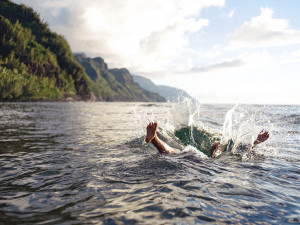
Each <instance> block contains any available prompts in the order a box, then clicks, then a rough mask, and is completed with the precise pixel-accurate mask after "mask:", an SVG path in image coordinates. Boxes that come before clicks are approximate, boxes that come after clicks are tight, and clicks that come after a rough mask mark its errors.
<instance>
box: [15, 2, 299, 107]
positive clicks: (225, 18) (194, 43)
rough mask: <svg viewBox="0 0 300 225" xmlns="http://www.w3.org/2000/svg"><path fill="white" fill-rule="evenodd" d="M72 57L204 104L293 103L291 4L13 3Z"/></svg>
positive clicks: (295, 23)
mask: <svg viewBox="0 0 300 225" xmlns="http://www.w3.org/2000/svg"><path fill="white" fill-rule="evenodd" d="M14 2H15V3H23V4H25V5H28V6H30V7H32V8H33V9H35V10H36V11H37V12H38V13H39V14H40V16H41V18H42V19H43V20H45V21H47V23H48V24H49V26H50V28H51V29H52V30H53V31H55V32H57V33H59V34H62V35H64V37H65V38H66V39H67V40H68V43H69V44H70V47H71V49H72V51H73V52H74V53H79V52H80V53H85V54H86V55H87V56H89V57H97V56H100V57H102V58H103V59H104V60H105V61H106V62H107V64H108V66H109V68H124V67H125V68H127V69H128V70H129V71H130V72H131V73H132V74H136V75H140V76H144V77H146V78H150V79H151V80H152V81H153V82H154V83H156V84H164V85H169V86H173V87H177V88H181V89H184V90H185V91H187V92H188V93H189V94H190V95H192V96H193V97H195V98H197V99H198V100H199V101H200V102H203V103H249V104H300V88H299V85H300V74H299V71H300V14H299V8H300V1H298V0H164V1H162V0H151V1H150V0H14Z"/></svg>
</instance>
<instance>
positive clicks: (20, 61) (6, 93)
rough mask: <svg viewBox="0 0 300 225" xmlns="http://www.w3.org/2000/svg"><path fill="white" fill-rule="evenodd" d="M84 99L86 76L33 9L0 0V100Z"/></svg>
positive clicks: (64, 43)
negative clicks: (66, 97)
mask: <svg viewBox="0 0 300 225" xmlns="http://www.w3.org/2000/svg"><path fill="white" fill-rule="evenodd" d="M65 96H68V97H69V98H70V97H73V98H76V99H78V100H87V99H89V98H90V96H91V91H90V88H89V85H88V78H87V76H86V74H85V72H84V70H83V69H82V67H81V66H80V65H79V64H78V63H77V62H76V60H75V58H74V57H73V55H72V52H71V50H70V47H69V45H68V43H67V41H66V40H65V39H64V37H63V36H61V35H58V34H56V33H54V32H51V31H50V29H49V28H48V25H47V23H45V22H43V21H41V19H40V17H39V15H38V14H37V13H36V12H34V11H33V9H31V8H29V7H27V6H25V5H17V4H15V3H13V2H11V1H9V0H6V1H4V0H1V1H0V100H40V99H45V100H61V99H63V98H64V97H65Z"/></svg>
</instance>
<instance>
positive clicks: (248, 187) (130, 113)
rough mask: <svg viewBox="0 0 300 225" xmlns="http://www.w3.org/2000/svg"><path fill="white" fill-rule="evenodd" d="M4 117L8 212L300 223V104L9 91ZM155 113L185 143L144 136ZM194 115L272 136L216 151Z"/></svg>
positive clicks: (126, 220) (81, 220)
mask: <svg viewBox="0 0 300 225" xmlns="http://www.w3.org/2000/svg"><path fill="white" fill-rule="evenodd" d="M0 118H1V119H0V224H5V225H7V224H299V223H300V106H283V105H281V106H279V105H277V106H274V105H264V106H263V105H205V104H201V103H199V102H193V101H189V100H182V101H181V102H178V103H159V104H158V103H98V102H97V103H86V102H71V103H66V102H65V103H54V102H53V103H38V102H36V103H0ZM151 121H155V122H158V126H159V135H160V137H161V138H162V139H163V140H164V141H165V142H166V143H168V144H169V145H171V146H172V147H174V148H177V149H179V150H181V153H180V154H178V155H160V154H159V153H158V151H157V150H156V149H155V148H154V147H153V146H152V145H151V144H147V143H145V142H144V138H145V131H146V126H147V124H148V123H149V122H151ZM183 127H188V128H197V129H198V130H205V131H206V132H210V133H211V134H212V135H214V136H217V137H218V138H219V139H220V140H221V142H224V143H226V142H227V141H228V140H230V139H231V140H233V141H234V145H235V146H237V145H238V143H245V144H249V145H251V143H253V141H254V140H255V138H256V137H257V135H258V133H259V132H260V131H261V130H267V131H268V132H269V133H270V138H269V139H268V140H267V141H266V142H264V143H262V144H260V145H258V146H256V147H255V148H253V149H249V150H246V151H241V150H239V149H238V148H235V147H233V149H232V151H227V152H225V153H224V154H222V155H220V156H219V157H217V158H216V159H211V158H209V157H207V156H206V155H204V154H202V153H201V152H200V151H199V150H197V149H195V148H194V147H193V146H184V145H183V144H182V143H181V141H180V140H179V139H178V138H176V137H175V135H174V132H175V131H176V130H179V129H180V128H183ZM191 130H192V129H191ZM191 135H192V133H191Z"/></svg>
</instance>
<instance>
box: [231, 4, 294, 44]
mask: <svg viewBox="0 0 300 225" xmlns="http://www.w3.org/2000/svg"><path fill="white" fill-rule="evenodd" d="M299 43H300V30H293V29H291V28H290V27H289V21H288V20H286V19H274V18H273V10H272V9H270V8H261V14H260V15H259V16H257V17H253V18H252V19H251V20H250V21H249V22H245V23H244V24H243V25H242V26H241V27H239V28H238V29H236V30H235V32H234V33H233V35H232V37H231V41H230V44H229V48H231V49H235V48H242V47H250V48H258V47H276V46H283V45H291V44H299Z"/></svg>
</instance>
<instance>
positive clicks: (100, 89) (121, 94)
mask: <svg viewBox="0 0 300 225" xmlns="http://www.w3.org/2000/svg"><path fill="white" fill-rule="evenodd" d="M75 57H76V59H77V61H78V62H79V63H80V64H81V65H82V66H83V67H84V68H85V72H86V73H87V74H88V76H89V84H90V87H91V90H92V92H93V93H94V94H95V96H96V99H97V100H105V101H160V102H162V101H165V99H164V98H163V97H161V96H159V95H158V94H155V93H152V92H149V91H146V90H143V89H142V88H141V87H140V86H138V84H136V83H135V82H134V81H133V78H132V76H131V74H130V73H129V71H128V70H127V69H111V70H108V68H107V65H106V63H105V62H104V60H103V59H102V58H100V57H97V58H88V57H85V55H83V54H77V55H75Z"/></svg>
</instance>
